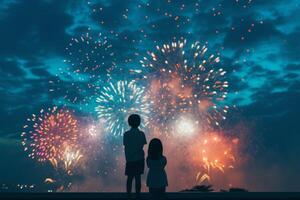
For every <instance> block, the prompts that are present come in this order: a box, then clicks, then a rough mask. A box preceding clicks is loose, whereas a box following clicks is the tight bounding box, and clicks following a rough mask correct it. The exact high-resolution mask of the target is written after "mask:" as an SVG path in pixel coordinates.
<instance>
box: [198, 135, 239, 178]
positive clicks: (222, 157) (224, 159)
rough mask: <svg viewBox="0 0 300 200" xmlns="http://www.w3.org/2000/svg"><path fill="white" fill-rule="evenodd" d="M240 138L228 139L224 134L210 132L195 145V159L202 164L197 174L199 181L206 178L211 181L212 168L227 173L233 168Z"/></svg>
mask: <svg viewBox="0 0 300 200" xmlns="http://www.w3.org/2000/svg"><path fill="white" fill-rule="evenodd" d="M237 144H238V139H237V138H234V139H228V138H226V137H224V136H223V135H222V134H216V133H209V134H205V135H203V136H202V137H201V139H200V140H199V141H198V142H197V143H196V145H195V146H194V147H193V152H197V153H196V154H195V156H196V158H194V159H195V161H196V163H198V164H199V165H200V168H201V170H200V172H199V173H198V174H197V177H196V179H197V181H198V182H200V183H202V182H204V181H205V180H207V181H209V182H210V181H211V179H212V176H211V172H212V170H217V171H220V172H222V173H225V172H226V170H229V169H233V168H234V164H235V162H236V155H235V154H236V147H237Z"/></svg>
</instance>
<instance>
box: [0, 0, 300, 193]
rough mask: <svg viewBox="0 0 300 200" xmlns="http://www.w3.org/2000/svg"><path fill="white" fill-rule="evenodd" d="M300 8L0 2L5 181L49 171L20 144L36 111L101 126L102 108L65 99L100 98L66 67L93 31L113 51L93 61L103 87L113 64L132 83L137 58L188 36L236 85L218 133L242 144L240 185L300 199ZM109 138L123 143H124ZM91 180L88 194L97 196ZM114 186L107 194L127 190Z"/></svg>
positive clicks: (262, 3)
mask: <svg viewBox="0 0 300 200" xmlns="http://www.w3.org/2000/svg"><path fill="white" fill-rule="evenodd" d="M299 6H300V1H299V0H290V1H280V0H252V1H251V0H186V1H185V0H178V1H175V0H168V1H167V0H161V1H156V0H153V1H152V0H149V1H147V0H143V1H142V0H141V1H132V0H113V1H108V0H99V1H96V0H95V1H71V0H62V1H59V0H26V1H24V0H23V1H21V0H0V27H1V28H0V44H1V45H0V96H1V98H0V105H1V107H0V109H1V112H0V121H1V126H0V127H1V128H0V152H1V153H0V155H1V156H0V159H1V161H0V182H1V183H38V182H41V181H42V180H43V179H44V178H45V176H47V174H48V173H49V171H51V169H49V168H50V167H49V166H47V165H41V164H40V163H38V162H36V161H34V160H31V159H30V158H28V157H27V155H26V154H25V153H24V152H23V147H22V146H21V138H20V134H21V132H22V130H23V125H24V124H25V123H26V119H27V118H28V117H29V116H30V115H31V114H32V113H38V112H39V110H40V109H42V108H48V107H53V106H55V105H57V106H63V105H65V106H67V107H69V108H71V109H73V110H74V112H75V113H76V114H77V115H78V116H79V117H82V118H87V117H90V118H93V119H95V118H96V113H95V111H94V106H95V105H94V103H95V102H93V103H90V102H88V103H87V104H88V105H85V103H86V102H85V103H79V102H77V101H76V102H73V103H72V102H70V101H68V100H66V99H65V98H64V97H65V95H66V93H65V91H69V93H68V95H69V97H70V98H72V96H77V97H78V98H79V99H81V98H83V99H84V98H85V97H86V96H89V95H92V94H93V91H91V90H89V88H88V87H87V85H82V84H80V80H77V81H76V80H75V81H74V80H73V81H70V80H69V79H68V78H66V77H65V76H63V73H66V72H67V71H68V70H70V62H68V61H69V60H72V59H75V62H76V58H77V57H80V56H82V55H80V54H79V55H71V56H70V55H69V54H68V51H67V50H66V47H68V45H69V44H70V41H72V38H80V37H81V36H82V35H84V34H86V33H87V32H88V33H89V34H90V35H93V38H96V37H97V36H99V33H101V37H102V38H105V39H104V40H107V41H108V42H109V44H111V47H110V48H109V52H101V53H103V54H102V55H99V56H98V57H96V58H95V60H96V61H97V62H99V63H98V64H100V65H101V66H102V68H101V69H103V70H100V71H99V72H97V78H99V77H102V76H103V77H105V78H103V80H106V78H107V77H106V73H107V70H108V69H109V68H110V67H111V66H113V67H114V68H115V69H116V70H115V71H113V72H112V75H111V76H112V78H113V79H123V80H124V79H130V78H132V77H134V78H135V76H137V75H135V74H132V73H130V72H131V69H133V70H139V69H140V68H141V66H140V62H139V60H141V59H142V58H143V56H144V55H145V54H146V52H147V51H152V50H153V49H155V46H156V45H162V44H164V43H170V42H172V41H178V40H182V39H183V38H184V39H186V40H187V41H200V42H201V43H202V44H204V43H207V46H208V48H209V50H210V52H211V53H220V59H221V65H222V66H223V68H224V69H225V70H226V71H227V75H226V76H227V80H228V82H229V83H230V87H229V88H228V98H227V99H226V104H227V105H229V106H230V109H229V111H228V114H227V119H226V120H225V121H224V122H223V123H222V124H221V129H223V130H224V132H231V133H234V135H235V136H237V137H239V138H241V141H243V142H242V144H243V146H242V148H241V149H240V151H241V152H242V153H241V154H242V155H243V156H242V157H243V158H244V159H242V160H243V161H241V164H240V169H239V170H238V171H239V175H240V176H241V177H242V178H240V179H239V180H240V182H239V183H240V184H239V185H235V186H237V187H238V186H241V187H245V188H247V189H249V190H251V191H299V190H300V182H299V179H300V175H299V170H300V161H299V154H300V146H299V141H300V135H299V133H300V124H299V113H300V109H299V106H298V103H299V102H300V54H299V52H300V40H299V37H300V9H299V8H300V7H299ZM73 61H74V60H73ZM71 62H72V61H71ZM76 64H78V63H75V65H76ZM79 73H82V77H85V80H86V81H90V82H91V83H93V84H95V83H96V82H95V79H91V80H89V77H90V75H91V73H93V72H79ZM87 74H88V76H86V75H87ZM86 77H87V78H86ZM58 83H59V84H58ZM72 84H73V85H72ZM74 84H75V85H76V84H78V85H79V86H78V87H73V86H74ZM100 87H101V86H100ZM58 88H59V89H58ZM74 88H75V89H74ZM78 88H81V89H82V90H84V91H85V92H82V91H81V90H78ZM52 90H54V91H52ZM110 140H116V141H114V142H113V143H114V144H115V143H117V144H118V142H119V140H120V138H119V139H110ZM101 155H102V154H101ZM108 157H109V156H108ZM111 157H113V155H111ZM106 159H107V158H106ZM168 159H170V160H172V158H168ZM99 162H100V161H99ZM101 162H102V161H101ZM108 162H109V161H108ZM99 165H100V166H102V165H101V164H99ZM100 168H101V167H100ZM102 169H103V168H101V170H102ZM120 170H123V169H122V168H120ZM95 171H97V170H95ZM120 173H121V174H122V173H123V171H122V172H120ZM105 175H106V174H105ZM90 176H92V175H90ZM99 176H101V175H99ZM103 176H104V175H103ZM102 178H103V177H102ZM99 179H100V178H99ZM103 179H104V178H103ZM107 180H108V182H109V184H112V185H113V183H114V181H115V182H118V184H119V182H121V183H122V181H120V180H115V179H109V178H107ZM92 181H97V179H96V178H94V179H93V180H92ZM88 182H89V179H88V178H86V180H85V181H84V185H85V186H84V189H82V190H83V191H85V190H88V191H90V190H92V191H94V190H97V189H94V188H92V189H91V188H89V183H88ZM194 184H195V183H190V187H191V186H193V185H194ZM184 186H186V184H185V185H184ZM186 187H187V186H186ZM86 188H87V189H86ZM115 188H116V189H115ZM115 188H114V187H113V186H111V187H110V188H109V189H107V190H108V191H115V190H120V189H119V187H115ZM177 189H178V188H177ZM182 189H184V188H182Z"/></svg>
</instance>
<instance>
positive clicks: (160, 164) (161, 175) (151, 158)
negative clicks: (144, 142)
mask: <svg viewBox="0 0 300 200" xmlns="http://www.w3.org/2000/svg"><path fill="white" fill-rule="evenodd" d="M166 165H167V159H166V157H165V156H163V146H162V143H161V141H160V140H159V139H157V138H154V139H152V140H151V141H150V144H149V148H148V157H147V166H148V168H149V172H148V175H147V186H148V187H149V192H150V194H151V197H152V198H153V199H158V198H163V197H164V194H165V191H166V187H167V186H168V179H167V174H166V171H165V166H166Z"/></svg>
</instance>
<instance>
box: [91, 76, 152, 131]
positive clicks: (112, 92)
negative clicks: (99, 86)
mask: <svg viewBox="0 0 300 200" xmlns="http://www.w3.org/2000/svg"><path fill="white" fill-rule="evenodd" d="M96 102H97V104H98V105H97V106H96V108H95V110H96V112H97V113H98V118H99V119H103V120H104V121H105V124H106V125H105V126H106V127H107V128H106V131H107V132H108V133H111V134H114V135H121V134H123V133H124V131H125V130H126V129H127V127H128V125H127V118H128V116H129V115H130V114H134V113H136V114H139V115H140V116H141V117H142V119H143V122H142V125H144V126H146V125H147V124H148V116H149V113H150V102H149V101H148V99H147V97H146V95H145V88H144V87H139V86H137V85H136V82H135V81H117V82H110V83H109V84H108V85H107V86H105V87H103V90H102V91H101V92H100V94H99V96H98V97H97V99H96Z"/></svg>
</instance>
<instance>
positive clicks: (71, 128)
mask: <svg viewBox="0 0 300 200" xmlns="http://www.w3.org/2000/svg"><path fill="white" fill-rule="evenodd" d="M27 122H28V124H27V125H24V127H23V128H24V131H23V132H22V134H21V137H22V145H23V146H24V150H25V151H26V152H28V156H29V157H30V158H32V159H37V160H38V161H39V162H45V161H51V160H61V159H64V155H65V149H66V148H67V146H74V147H76V146H77V135H78V128H77V120H76V119H75V118H74V116H73V114H72V113H71V112H70V111H69V110H66V109H58V108H57V107H54V108H52V109H50V108H49V109H48V110H43V109H42V110H40V113H39V115H35V114H32V116H31V117H30V118H28V119H27Z"/></svg>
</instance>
